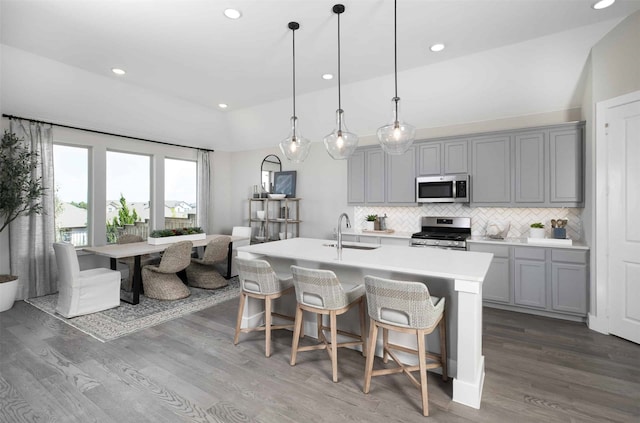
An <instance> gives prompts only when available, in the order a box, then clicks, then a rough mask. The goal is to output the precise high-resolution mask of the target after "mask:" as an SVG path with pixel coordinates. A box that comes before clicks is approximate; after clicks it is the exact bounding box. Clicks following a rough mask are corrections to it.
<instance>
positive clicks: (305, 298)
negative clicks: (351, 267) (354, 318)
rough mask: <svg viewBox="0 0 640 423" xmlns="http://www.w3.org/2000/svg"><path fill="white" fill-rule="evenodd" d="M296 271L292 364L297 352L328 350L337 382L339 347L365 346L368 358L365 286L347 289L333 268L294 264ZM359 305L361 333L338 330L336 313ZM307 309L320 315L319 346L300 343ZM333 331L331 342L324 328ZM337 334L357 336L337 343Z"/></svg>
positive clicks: (294, 362)
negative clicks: (302, 345)
mask: <svg viewBox="0 0 640 423" xmlns="http://www.w3.org/2000/svg"><path fill="white" fill-rule="evenodd" d="M291 272H292V273H293V285H294V287H295V290H296V300H297V301H298V305H297V308H296V322H295V330H294V333H293V345H292V346H291V365H292V366H295V364H296V356H297V354H298V352H302V351H311V350H322V349H324V350H326V351H327V352H328V353H329V356H330V357H331V368H332V373H333V381H334V382H337V381H338V348H339V347H349V346H355V345H361V346H362V355H363V356H365V357H366V355H367V354H366V347H367V346H366V342H365V338H364V337H365V332H366V330H365V316H364V307H363V300H364V285H356V286H353V287H349V289H348V290H345V289H344V288H343V286H342V284H341V283H340V281H339V280H338V277H337V276H336V274H335V273H333V272H332V271H330V270H317V269H305V268H303V267H299V266H291ZM355 306H358V307H359V311H360V335H356V334H354V333H351V332H346V331H342V330H338V328H337V325H336V320H337V316H339V315H341V314H344V313H346V312H347V311H349V310H350V309H351V308H353V307H355ZM304 311H308V312H311V313H316V314H317V315H318V340H319V341H320V342H321V343H320V344H318V345H311V346H304V347H300V346H299V336H300V334H301V330H302V317H303V312H304ZM325 314H328V315H329V324H330V325H329V326H324V323H323V322H322V316H324V315H325ZM325 330H329V331H330V333H331V339H330V341H327V338H326V337H325V335H324V331H325ZM338 334H340V335H344V336H347V337H350V338H355V339H357V341H353V342H340V343H339V342H338V341H337V337H338Z"/></svg>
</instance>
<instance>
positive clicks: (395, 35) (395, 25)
mask: <svg viewBox="0 0 640 423" xmlns="http://www.w3.org/2000/svg"><path fill="white" fill-rule="evenodd" d="M393 74H394V82H395V90H396V96H395V97H394V101H395V103H396V104H395V108H396V122H397V121H398V100H400V99H399V98H398V0H393Z"/></svg>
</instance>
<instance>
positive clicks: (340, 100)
mask: <svg viewBox="0 0 640 423" xmlns="http://www.w3.org/2000/svg"><path fill="white" fill-rule="evenodd" d="M340 85H341V83H340V13H338V109H340V110H342V96H341V92H340ZM340 129H341V128H340Z"/></svg>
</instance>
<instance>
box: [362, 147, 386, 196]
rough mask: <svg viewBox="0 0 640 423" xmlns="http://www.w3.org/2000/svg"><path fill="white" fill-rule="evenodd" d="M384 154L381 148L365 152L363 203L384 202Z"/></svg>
mask: <svg viewBox="0 0 640 423" xmlns="http://www.w3.org/2000/svg"><path fill="white" fill-rule="evenodd" d="M384 156H385V153H384V151H382V148H372V149H370V150H366V151H365V181H364V187H365V202H366V203H367V204H384V202H385V190H384V188H385V184H386V174H385V158H384Z"/></svg>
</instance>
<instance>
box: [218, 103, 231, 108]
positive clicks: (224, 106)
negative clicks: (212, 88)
mask: <svg viewBox="0 0 640 423" xmlns="http://www.w3.org/2000/svg"><path fill="white" fill-rule="evenodd" d="M218 107H220V108H221V109H226V108H227V107H229V105H228V104H225V103H220V104H218Z"/></svg>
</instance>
